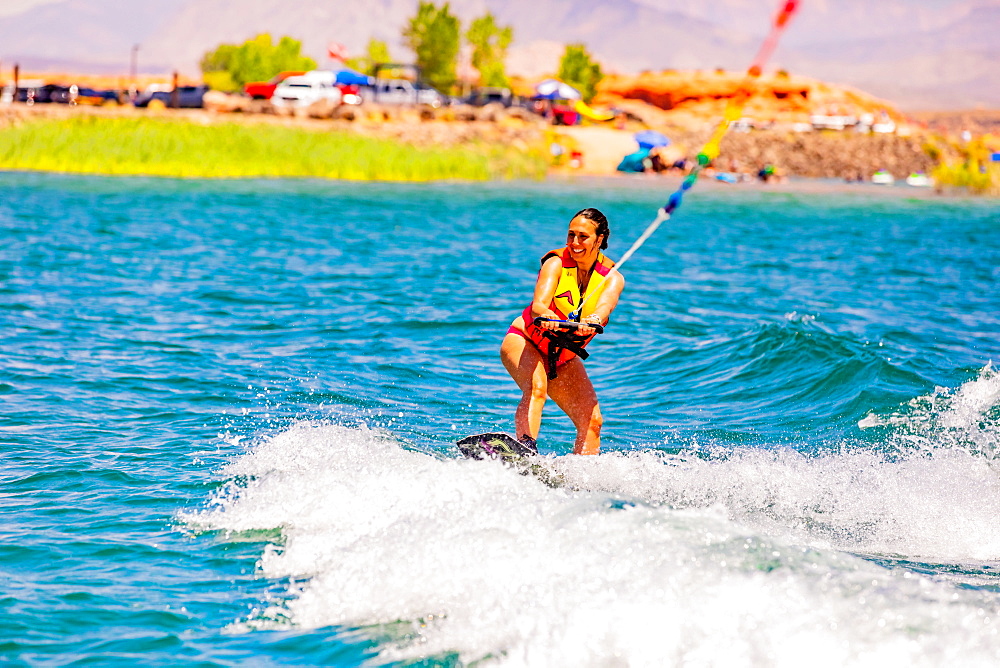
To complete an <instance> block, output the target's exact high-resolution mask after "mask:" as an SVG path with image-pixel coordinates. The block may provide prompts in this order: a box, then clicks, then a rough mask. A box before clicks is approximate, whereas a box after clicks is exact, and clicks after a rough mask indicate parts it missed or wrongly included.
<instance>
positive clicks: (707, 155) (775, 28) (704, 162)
mask: <svg viewBox="0 0 1000 668" xmlns="http://www.w3.org/2000/svg"><path fill="white" fill-rule="evenodd" d="M798 8H799V0H785V2H784V4H783V5H782V7H781V10H780V11H779V12H778V13H777V15H776V16H775V17H774V21H773V22H772V24H771V30H770V32H769V33H768V35H767V38H766V39H765V40H764V43H763V44H761V46H760V49H759V50H758V51H757V55H756V56H755V57H754V59H753V62H752V63H751V65H750V67H749V69H747V73H746V78H745V79H744V80H743V84H742V85H741V86H740V88H739V90H738V91H737V92H736V94H735V95H734V96H733V97H731V98H729V102H728V103H727V104H726V111H725V113H724V114H723V117H722V120H721V121H719V124H718V126H716V128H715V131H714V132H713V133H712V136H711V137H710V138H709V140H708V141H707V142H706V143H705V145H704V146H703V147H702V149H701V151H699V152H698V161H697V163H696V164H695V166H694V168H692V170H691V173H690V174H688V175H687V176H686V177H685V178H684V181H683V182H682V183H681V185H680V187H679V188H678V189H677V190H676V191H674V193H673V194H671V195H670V198H669V199H668V200H667V203H666V204H665V205H664V206H663V207H662V208H660V209H659V210H657V212H656V219H655V220H653V222H651V223H650V224H649V225H648V226H647V227H646V229H645V231H643V233H642V234H641V235H639V238H638V239H636V240H635V243H633V244H632V247H631V248H629V249H628V250H627V251H625V254H624V255H622V257H621V259H620V260H618V262H617V263H615V266H614V267H612V268H611V271H609V272H608V273H607V274H605V275H604V276H603V277H602V279H601V281H600V282H599V283H597V285H595V286H594V289H592V290H588V295H585V296H584V298H583V299H581V300H580V307H579V308H578V309H577V310H575V311H573V312H572V313H571V314H570V315H569V317H568V319H569V320H576V321H577V322H579V321H580V314H581V313H583V307H584V305H585V304H587V303H588V302H589V301H590V300H591V299H593V298H594V296H595V295H597V294H599V293H600V290H599V289H598V288H600V287H601V286H602V285H603V284H604V282H605V281H607V280H608V279H609V278H611V276H613V275H614V274H615V273H616V272H618V270H619V269H620V268H621V266H622V265H623V264H625V263H626V262H627V261H628V260H629V258H631V257H632V255H634V254H635V252H636V251H637V250H639V248H641V247H642V245H643V244H644V243H646V240H647V239H649V237H651V236H652V235H653V233H654V232H656V229H657V228H658V227H659V226H660V225H661V224H662V223H664V222H665V221H668V220H670V217H671V216H672V215H673V213H674V211H676V210H677V208H678V207H679V206H680V205H681V202H682V200H683V199H684V193H686V192H687V191H688V190H690V189H691V186H693V185H694V184H695V181H697V180H698V175H699V174H700V173H701V171H702V170H703V169H704V168H705V167H707V166H708V165H709V164H711V162H712V160H714V159H715V158H717V157H718V156H719V144H720V143H721V142H722V138H723V137H724V136H725V134H726V131H727V130H728V129H729V125H730V124H731V123H732V122H733V121H737V120H739V119H740V118H741V117H742V116H743V108H744V107H745V106H746V102H747V100H748V99H749V98H750V93H751V86H750V82H751V81H753V80H754V79H756V78H758V77H760V75H761V72H763V70H764V65H765V64H766V63H767V61H768V60H769V59H770V58H771V54H772V53H774V49H775V47H777V46H778V40H779V39H780V38H781V34H782V33H783V32H784V31H785V28H786V27H787V26H788V22H789V20H790V19H791V18H792V16H793V15H794V14H795V12H796V11H797V10H798Z"/></svg>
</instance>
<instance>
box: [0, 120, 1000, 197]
mask: <svg viewBox="0 0 1000 668" xmlns="http://www.w3.org/2000/svg"><path fill="white" fill-rule="evenodd" d="M354 111H360V110H354ZM368 113H371V109H369V110H368ZM394 113H397V114H398V116H396V117H393V118H391V119H385V118H381V119H380V120H377V121H375V120H372V119H371V118H370V117H368V116H363V115H359V116H358V117H356V118H354V119H352V120H345V119H319V118H310V117H308V116H278V115H274V114H250V113H226V112H220V111H213V110H203V109H192V110H188V109H182V110H164V111H152V112H151V111H148V110H143V109H135V108H133V107H127V106H124V107H117V106H116V107H83V106H81V107H68V106H62V105H58V106H54V105H44V106H42V105H35V106H33V107H27V106H24V105H21V104H16V105H10V106H6V107H0V147H2V142H3V140H4V138H5V135H7V133H8V131H12V130H14V131H16V130H18V129H21V128H26V127H31V126H33V125H34V124H35V123H38V126H37V127H41V126H43V125H46V124H53V123H59V122H63V123H70V124H72V123H74V122H75V123H79V124H89V125H92V126H101V125H102V124H104V123H105V122H106V123H107V124H109V125H114V124H115V123H125V124H128V123H132V124H135V125H136V126H143V127H151V126H156V125H160V126H169V127H173V128H182V129H184V130H185V131H188V130H190V131H191V132H193V133H196V134H198V136H199V137H200V138H201V140H202V141H203V142H207V143H215V142H218V144H219V146H216V147H214V149H215V156H214V157H215V158H216V162H215V163H212V164H211V165H210V166H211V167H212V168H213V169H214V168H216V167H218V169H215V171H209V169H208V168H209V165H201V167H202V169H201V170H200V171H199V170H198V169H195V168H194V167H193V166H192V165H191V164H190V163H192V162H197V161H191V160H190V156H185V155H180V156H174V159H175V162H178V163H185V164H183V165H181V166H180V167H175V168H174V169H173V170H172V171H171V170H158V169H144V168H143V167H142V166H136V165H135V164H126V163H127V158H130V157H132V156H131V155H129V154H126V155H124V156H121V157H122V158H123V159H126V162H120V161H116V160H115V159H114V158H115V157H118V156H114V155H112V156H111V158H109V159H108V160H106V161H105V162H104V163H103V164H100V165H95V164H94V163H93V161H92V162H91V163H89V164H88V165H85V166H81V163H80V162H73V157H74V156H72V155H64V156H62V158H61V162H60V157H59V156H58V155H55V154H56V153H58V152H59V151H62V150H68V149H69V148H72V147H66V146H63V145H61V144H60V142H59V141H57V140H55V139H50V144H51V146H49V147H48V148H49V149H50V155H48V156H45V157H47V158H51V159H48V160H47V161H46V160H42V158H41V157H38V156H32V155H31V153H32V148H33V147H27V148H25V147H21V149H22V153H25V154H26V155H27V157H22V159H21V160H20V161H12V160H11V151H10V150H8V152H7V155H6V158H7V159H6V160H0V171H3V172H26V173H27V172H38V173H64V174H93V175H107V176H140V177H142V176H150V177H165V178H174V177H176V178H205V179H244V178H249V179H252V178H325V179H340V180H345V181H353V182H359V181H386V182H441V181H470V182H482V181H489V180H499V181H507V180H511V179H515V180H516V179H521V178H531V179H538V180H544V181H550V182H553V183H572V182H575V181H581V180H582V179H588V182H595V183H603V184H616V185H620V186H626V187H630V185H631V184H633V183H636V184H641V186H642V187H647V186H648V185H650V184H654V183H655V184H657V187H662V188H663V189H664V190H673V189H676V187H677V186H678V185H679V184H680V181H681V180H682V178H683V176H681V175H678V174H669V173H660V174H655V173H649V172H647V173H644V174H621V173H616V172H615V169H614V168H615V167H616V166H617V163H618V161H619V160H620V159H621V157H623V156H624V155H625V154H627V153H629V152H631V151H633V150H634V149H635V146H636V145H635V142H634V139H633V137H632V135H633V132H632V129H628V130H626V129H618V128H612V127H609V126H606V125H600V126H572V127H566V126H547V125H544V124H542V123H532V122H529V121H524V120H521V119H516V118H500V119H491V120H478V121H477V120H466V121H458V120H427V119H422V118H421V117H420V116H419V113H418V112H417V110H399V111H396V112H394ZM86 119H89V120H86ZM213 128H215V129H218V131H219V132H218V133H214V132H213V131H212V129H213ZM264 128H267V129H266V130H264ZM233 132H236V133H238V134H239V137H240V139H239V141H237V142H236V143H235V144H234V143H233V142H234V140H233V139H232V138H230V139H228V140H227V139H226V138H225V137H223V135H225V134H226V133H233ZM269 133H276V134H281V133H285V134H281V136H282V137H285V138H286V139H285V142H286V143H287V142H288V139H287V137H290V136H291V137H293V140H292V141H294V142H298V143H299V144H301V146H299V147H298V148H300V149H301V150H299V151H298V152H297V154H296V158H297V159H298V161H299V162H300V163H312V164H309V165H306V166H305V167H303V166H302V165H298V166H294V165H293V166H291V167H290V166H289V165H286V166H285V167H286V168H285V169H284V171H283V170H282V169H281V168H280V167H278V166H275V164H276V163H278V162H280V160H281V159H285V160H286V161H287V160H288V159H289V156H288V155H281V154H282V153H284V154H288V153H295V151H288V150H287V149H288V147H287V146H281V145H280V144H281V142H275V143H276V144H278V146H275V145H269V146H264V147H262V148H260V149H259V150H258V154H257V155H254V156H252V157H253V158H255V159H256V160H257V171H256V172H252V173H248V171H247V169H246V168H247V165H248V162H247V157H248V156H247V155H245V154H242V155H241V154H240V153H239V151H238V150H237V149H242V148H243V147H242V145H241V144H242V143H245V142H247V141H256V140H257V137H258V136H260V135H267V134H269ZM50 134H51V133H50ZM700 134H702V133H700V132H697V131H689V132H688V133H686V134H682V133H681V132H679V131H678V133H677V135H675V136H676V137H677V141H676V142H675V144H674V146H673V147H671V148H675V149H676V150H678V151H684V150H685V147H690V146H691V145H694V146H697V145H699V144H700V142H701V137H700ZM104 139H105V141H107V139H106V138H104ZM341 140H343V141H344V142H360V143H364V142H369V144H368V146H369V147H370V148H369V150H368V153H369V155H365V156H360V157H359V152H358V151H357V150H353V151H348V152H346V153H345V152H344V151H340V153H338V154H337V155H338V156H339V157H338V160H339V162H337V163H335V164H333V163H329V162H327V163H323V160H322V159H321V158H316V159H313V158H314V156H313V155H312V153H311V152H313V151H315V149H316V144H315V142H325V143H326V144H331V143H335V142H337V141H341ZM226 141H229V142H230V143H229V144H225V142H226ZM919 141H920V140H919V139H917V138H911V137H907V138H886V137H885V136H874V137H870V138H864V137H861V136H860V135H848V134H840V135H831V134H829V133H813V134H812V135H787V133H780V132H772V131H761V132H759V133H755V134H750V133H739V132H730V133H729V134H728V135H727V137H726V138H725V140H724V144H723V149H724V150H723V155H722V157H721V158H720V162H721V163H722V164H723V166H725V165H727V163H728V164H729V165H730V166H731V165H732V164H733V163H739V162H741V161H740V160H739V158H743V172H744V174H745V173H746V172H747V171H748V166H752V165H754V164H755V160H756V161H759V160H760V159H761V157H764V158H771V159H772V160H771V162H772V163H773V164H778V165H781V164H782V161H781V159H780V152H781V151H785V152H788V151H791V152H792V153H796V152H798V153H800V154H803V153H808V154H809V155H810V156H816V155H819V156H822V157H823V158H825V159H826V160H831V159H833V160H836V161H837V162H838V164H840V165H841V167H839V168H838V170H836V171H840V172H842V171H843V168H842V166H843V165H844V164H846V163H848V162H849V161H850V160H851V159H852V157H853V158H855V159H858V155H857V147H858V146H859V145H861V146H862V147H863V148H864V152H865V157H867V158H869V159H870V158H871V156H872V155H875V156H876V157H878V156H880V155H881V154H880V153H879V149H883V150H887V149H888V147H895V148H894V149H893V151H894V153H895V154H896V155H897V156H898V155H903V157H904V158H905V157H906V155H916V154H917V149H916V148H915V144H914V142H919ZM189 143H190V142H189ZM554 143H560V144H563V145H564V147H567V148H572V149H573V150H580V152H581V154H582V158H583V159H582V165H580V167H579V168H572V167H568V166H559V165H551V164H550V165H549V166H548V167H545V166H543V165H542V164H541V163H540V162H538V161H543V162H544V161H545V160H546V159H547V158H546V157H543V156H546V155H547V154H548V148H549V146H550V145H551V144H554ZM678 147H679V148H678ZM143 148H145V147H143ZM187 148H188V149H189V150H191V151H192V154H194V155H198V153H199V151H201V150H202V149H201V147H200V146H198V145H197V144H194V145H189V146H188V147H187ZM278 149H281V150H278ZM726 149H729V153H728V155H727V151H726ZM400 150H401V151H402V153H400ZM852 150H853V151H854V153H851V151H852ZM268 151H272V152H273V153H272V152H268ZM38 152H40V153H41V152H44V150H42V151H38ZM390 152H394V153H400V155H404V154H405V155H404V157H398V156H397V157H396V158H395V160H396V163H397V164H396V165H395V166H394V167H393V169H386V168H385V165H384V164H379V163H380V162H382V163H384V162H386V160H385V159H384V158H385V156H386V155H387V154H388V153H390ZM838 153H839V155H835V156H832V157H831V155H828V154H838ZM434 154H440V155H445V154H447V155H449V156H450V159H451V160H452V161H453V162H454V163H455V166H453V168H449V169H448V170H444V171H442V170H441V169H437V168H435V169H431V168H430V167H421V166H420V165H416V166H415V165H414V164H413V163H416V162H418V158H419V159H420V160H424V159H425V158H426V157H427V156H429V155H434ZM754 155H756V156H758V157H756V158H748V156H754ZM407 156H408V157H407ZM462 156H468V157H462ZM472 156H475V159H476V160H477V161H485V162H483V165H479V166H477V167H476V169H475V170H474V171H475V173H471V172H470V171H469V168H470V164H469V159H470V158H471V157H472ZM732 156H735V157H732ZM154 157H157V158H158V157H162V156H159V155H156V156H154ZM327 157H329V156H327ZM797 157H799V158H801V156H797ZM77 159H78V160H79V158H77ZM185 159H186V160H185ZM921 160H922V161H923V162H921V165H923V164H924V163H925V162H926V157H922V158H921ZM352 161H354V162H359V163H364V165H363V166H362V167H360V168H357V169H354V170H353V171H351V169H352V167H355V165H352V164H350V163H351V162H352ZM424 162H425V163H426V160H424ZM272 163H275V164H272ZM226 164H228V165H229V166H230V168H231V169H229V171H226ZM331 164H333V166H334V167H336V168H337V169H333V168H332V167H330V165H331ZM67 165H69V166H68V167H67ZM372 165H375V166H374V167H373V166H372ZM380 170H381V171H380ZM421 170H425V171H421ZM896 171H900V170H899V169H897V170H896ZM915 171H916V170H915ZM921 171H922V170H921ZM857 172H858V173H859V174H861V173H862V169H860V168H858V169H857ZM786 173H788V172H786ZM899 176H901V175H897V177H899ZM698 183H699V186H698V187H699V189H703V190H707V189H714V188H718V189H722V190H728V189H732V188H738V189H742V190H746V189H750V188H752V189H759V190H760V191H767V192H795V193H831V192H841V193H861V192H863V193H865V194H869V195H876V196H906V197H918V198H933V197H963V196H966V195H968V196H971V197H987V198H995V197H997V194H996V193H994V194H993V195H990V194H980V193H970V192H969V191H968V190H967V189H965V188H960V187H915V186H908V185H905V184H903V182H902V179H901V178H900V180H898V181H897V182H896V184H895V185H874V184H872V183H870V182H867V181H866V182H854V181H852V182H848V181H846V180H844V179H843V178H839V179H838V178H834V177H830V176H822V175H820V176H817V175H816V174H808V175H807V176H803V175H802V174H796V173H794V172H792V173H789V174H788V177H787V178H785V179H781V180H779V181H778V182H770V183H761V182H759V181H757V180H756V179H752V180H750V181H744V182H740V183H736V184H726V183H721V182H718V181H716V180H714V179H712V178H710V176H707V175H703V176H702V178H700V179H699V181H698Z"/></svg>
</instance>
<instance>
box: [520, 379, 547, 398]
mask: <svg viewBox="0 0 1000 668" xmlns="http://www.w3.org/2000/svg"><path fill="white" fill-rule="evenodd" d="M525 394H527V395H528V396H529V397H530V398H531V399H532V401H545V399H546V397H548V396H549V384H548V381H547V380H546V379H545V378H541V379H539V378H532V379H531V387H530V388H529V389H528V391H527V392H526V393H525Z"/></svg>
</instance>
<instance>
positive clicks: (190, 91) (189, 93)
mask: <svg viewBox="0 0 1000 668" xmlns="http://www.w3.org/2000/svg"><path fill="white" fill-rule="evenodd" d="M207 92H208V86H178V87H177V106H178V107H180V108H184V109H200V108H202V107H203V106H205V104H204V98H205V93H207ZM172 98H173V89H170V90H163V87H162V86H158V87H155V88H149V89H146V90H145V91H143V92H142V93H139V95H138V96H137V97H136V98H135V102H134V103H133V104H135V106H137V107H149V106H161V105H162V106H164V107H169V106H170V103H171V100H172Z"/></svg>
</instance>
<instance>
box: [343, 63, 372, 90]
mask: <svg viewBox="0 0 1000 668" xmlns="http://www.w3.org/2000/svg"><path fill="white" fill-rule="evenodd" d="M337 83H339V84H347V85H354V86H371V85H372V78H371V77H370V76H368V75H367V74H361V73H360V72H356V71H354V70H352V69H351V68H349V67H345V68H344V69H342V70H340V71H339V72H337Z"/></svg>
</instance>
